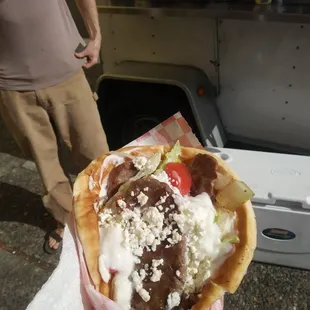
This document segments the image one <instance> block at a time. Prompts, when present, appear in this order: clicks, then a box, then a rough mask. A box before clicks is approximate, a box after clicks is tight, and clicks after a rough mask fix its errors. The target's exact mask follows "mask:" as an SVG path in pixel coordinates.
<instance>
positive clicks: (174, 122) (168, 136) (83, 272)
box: [27, 112, 223, 310]
mask: <svg viewBox="0 0 310 310" xmlns="http://www.w3.org/2000/svg"><path fill="white" fill-rule="evenodd" d="M176 141H180V144H181V145H182V146H186V147H195V148H201V149H203V147H202V146H201V144H200V143H199V141H198V139H197V138H196V136H195V135H194V134H193V132H192V129H191V128H190V126H189V125H188V123H187V122H186V120H185V119H184V118H183V117H182V115H181V113H179V112H178V113H176V114H174V115H173V116H171V117H170V118H168V119H167V120H165V121H164V122H162V123H161V124H159V125H158V126H156V127H155V128H153V129H151V130H150V131H148V132H147V133H145V134H144V135H143V136H141V137H139V138H137V139H136V140H134V141H132V142H131V143H129V144H128V145H126V146H141V145H162V144H170V145H171V144H174V143H175V142H176ZM69 225H70V224H69V223H68V226H69ZM70 226H71V227H70V231H71V235H70V234H69V235H70V236H69V237H67V235H68V231H65V236H64V247H63V252H62V255H61V259H60V263H59V266H58V267H57V268H56V270H55V272H57V269H58V268H61V266H62V265H66V264H61V263H62V260H64V259H65V258H66V256H65V253H64V252H66V251H67V252H68V247H67V245H66V244H67V243H66V240H65V239H66V238H67V239H68V238H70V237H71V238H72V237H73V240H74V241H75V245H76V252H77V255H78V257H79V266H80V277H79V278H78V280H77V279H76V280H75V281H80V290H79V294H80V295H79V296H78V299H79V300H81V301H82V302H83V304H82V305H81V306H80V307H77V306H76V307H75V308H74V309H92V308H93V309H95V310H121V309H120V308H119V307H118V306H117V305H116V303H114V302H113V301H112V300H110V299H109V298H107V297H105V296H103V295H102V294H100V293H99V292H98V291H96V290H95V289H94V287H93V285H92V283H91V280H90V277H89V275H88V271H87V267H86V262H85V259H84V255H83V249H82V246H81V243H80V241H79V239H78V238H77V237H76V236H77V233H76V230H75V225H70ZM71 259H72V257H71ZM74 259H76V257H75V258H74ZM71 268H72V267H71ZM55 272H54V273H55ZM63 273H64V271H63ZM52 277H53V276H52ZM52 277H51V278H52ZM63 277H64V278H63V281H71V280H70V279H68V277H66V276H65V275H63ZM50 281H51V279H50V280H49V282H50ZM58 281H59V280H58ZM54 282H55V281H54ZM69 285H71V283H69ZM54 286H55V285H54ZM44 288H45V291H46V290H47V285H45V287H44ZM50 288H52V286H51V285H50ZM63 294H66V292H63ZM38 295H39V297H40V294H38ZM41 295H42V294H41ZM72 296H73V295H72ZM41 297H42V296H41ZM58 298H59V297H58ZM33 303H34V302H33ZM33 303H32V304H33ZM54 305H55V304H54ZM54 305H53V306H54ZM29 306H30V305H29ZM45 307H47V305H46V303H45ZM53 308H54V307H53ZM27 309H28V310H36V309H39V308H35V307H28V308H27ZM49 309H52V308H51V307H50V308H49ZM55 309H56V308H55ZM57 309H65V308H63V307H61V305H59V304H58V306H57ZM68 309H69V308H68ZM71 309H72V308H71ZM222 309H223V300H219V301H217V302H216V303H215V304H214V305H213V306H212V307H211V309H210V310H222Z"/></svg>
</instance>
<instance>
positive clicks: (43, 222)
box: [0, 182, 55, 231]
mask: <svg viewBox="0 0 310 310" xmlns="http://www.w3.org/2000/svg"><path fill="white" fill-rule="evenodd" d="M4 221H5V222H19V223H24V224H28V225H31V226H36V227H39V228H40V229H42V230H45V231H47V230H50V229H52V228H54V227H55V221H54V219H53V217H52V216H51V215H50V214H49V213H47V212H46V209H45V208H44V206H43V204H42V200H41V197H40V195H37V194H34V193H31V192H29V191H27V190H26V189H23V188H21V187H17V186H14V185H10V184H6V183H2V182H0V222H4Z"/></svg>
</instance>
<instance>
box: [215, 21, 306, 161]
mask: <svg viewBox="0 0 310 310" xmlns="http://www.w3.org/2000/svg"><path fill="white" fill-rule="evenodd" d="M301 26H302V27H301ZM219 39H220V42H221V43H220V50H219V53H220V57H219V59H220V73H221V94H220V96H219V97H218V99H217V103H218V107H219V111H220V115H221V119H222V122H223V124H224V127H225V129H226V132H227V133H228V137H229V138H231V137H232V136H233V137H234V138H235V139H236V138H237V139H238V140H240V141H250V140H252V141H251V142H252V144H259V145H264V146H268V147H272V148H275V149H278V150H281V151H283V150H286V151H291V150H293V149H295V150H298V152H300V153H302V154H308V155H309V153H310V139H309V137H310V122H309V119H310V104H309V98H310V92H309V89H310V58H309V52H310V25H295V24H293V25H292V24H290V23H275V22H270V23H260V22H258V21H256V22H253V21H251V22H249V21H244V20H223V22H222V23H221V24H220V26H219Z"/></svg>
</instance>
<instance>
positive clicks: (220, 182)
mask: <svg viewBox="0 0 310 310" xmlns="http://www.w3.org/2000/svg"><path fill="white" fill-rule="evenodd" d="M232 180H233V178H232V177H231V176H228V175H223V174H221V173H219V172H218V173H217V178H216V180H215V181H214V188H215V189H217V190H221V189H222V188H224V187H225V186H226V185H228V184H229V183H230V182H231V181H232Z"/></svg>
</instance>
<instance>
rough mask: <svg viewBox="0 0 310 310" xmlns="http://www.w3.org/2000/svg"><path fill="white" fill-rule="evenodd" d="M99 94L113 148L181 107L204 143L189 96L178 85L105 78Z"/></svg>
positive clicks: (105, 126)
mask: <svg viewBox="0 0 310 310" xmlns="http://www.w3.org/2000/svg"><path fill="white" fill-rule="evenodd" d="M98 97H99V99H98V110H99V113H100V117H101V122H102V125H103V127H104V129H105V132H106V135H107V139H108V143H109V146H110V149H111V150H116V149H118V148H120V147H122V146H124V145H126V144H128V143H130V142H131V141H133V140H134V139H136V138H138V137H140V136H141V135H143V134H144V133H146V132H147V131H149V130H150V129H152V128H154V127H155V126H157V125H158V124H160V123H161V122H163V121H164V120H166V119H167V118H169V117H170V116H172V115H173V114H175V113H177V112H178V111H180V112H181V114H182V116H183V117H184V118H185V119H186V121H187V122H188V124H189V126H190V127H191V128H192V130H193V133H194V134H195V135H196V137H197V138H198V139H199V141H200V143H202V140H201V137H200V134H199V130H198V127H197V124H196V121H195V118H194V115H193V113H192V110H191V107H190V105H189V102H188V99H187V96H186V94H185V93H184V91H183V90H182V89H181V88H179V87H177V86H174V85H166V84H156V83H146V82H133V81H125V80H113V79H104V80H103V81H102V82H101V84H100V87H99V89H98Z"/></svg>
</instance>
